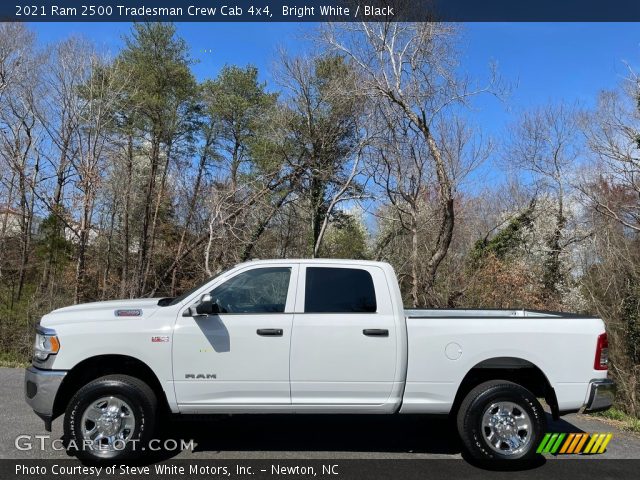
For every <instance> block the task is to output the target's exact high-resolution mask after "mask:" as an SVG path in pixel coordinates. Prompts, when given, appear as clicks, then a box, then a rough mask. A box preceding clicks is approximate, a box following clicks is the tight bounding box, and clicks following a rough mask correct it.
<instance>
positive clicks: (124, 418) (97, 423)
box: [81, 396, 136, 456]
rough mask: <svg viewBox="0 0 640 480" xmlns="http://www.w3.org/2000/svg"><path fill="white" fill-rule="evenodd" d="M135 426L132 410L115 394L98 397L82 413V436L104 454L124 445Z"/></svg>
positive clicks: (116, 450) (92, 446)
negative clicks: (114, 395)
mask: <svg viewBox="0 0 640 480" xmlns="http://www.w3.org/2000/svg"><path fill="white" fill-rule="evenodd" d="M135 428H136V419H135V417H134V415H133V410H132V409H131V407H130V406H129V404H128V403H127V402H125V401H124V400H122V399H121V398H118V397H113V396H109V397H101V398H99V399H98V400H95V401H93V402H91V404H90V405H89V406H88V407H87V408H86V409H85V411H84V413H83V414H82V419H81V432H82V438H83V440H84V442H85V444H86V445H88V446H89V448H91V450H92V451H94V452H95V453H97V454H101V455H106V456H108V455H111V454H114V453H115V452H118V451H120V450H122V449H124V447H125V445H126V443H127V442H128V441H129V440H130V439H131V437H132V436H133V432H134V430H135Z"/></svg>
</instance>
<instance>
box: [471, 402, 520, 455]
mask: <svg viewBox="0 0 640 480" xmlns="http://www.w3.org/2000/svg"><path fill="white" fill-rule="evenodd" d="M482 432H483V435H484V438H485V440H486V442H487V444H488V445H489V447H490V448H491V449H492V450H493V451H494V452H498V453H500V454H502V455H509V456H512V455H518V454H520V453H522V452H524V451H526V449H527V447H528V446H529V443H531V435H532V423H531V418H530V417H529V415H528V414H527V412H526V411H525V410H524V408H522V407H521V406H520V405H518V404H516V403H513V402H495V403H492V404H491V405H489V406H488V407H487V408H486V410H485V411H484V414H483V415H482Z"/></svg>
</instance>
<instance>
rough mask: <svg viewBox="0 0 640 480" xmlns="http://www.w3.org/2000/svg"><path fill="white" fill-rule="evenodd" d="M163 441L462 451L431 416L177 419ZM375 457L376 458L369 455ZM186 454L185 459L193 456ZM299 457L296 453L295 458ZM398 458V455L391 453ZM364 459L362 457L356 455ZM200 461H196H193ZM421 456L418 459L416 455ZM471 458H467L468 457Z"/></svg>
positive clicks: (234, 446)
mask: <svg viewBox="0 0 640 480" xmlns="http://www.w3.org/2000/svg"><path fill="white" fill-rule="evenodd" d="M547 423H548V431H550V432H569V433H571V432H582V430H580V429H579V428H577V427H575V426H574V425H572V424H571V423H569V422H567V421H565V420H563V419H560V420H557V421H554V420H552V418H551V416H550V415H547ZM160 438H162V439H173V440H176V441H178V443H179V442H180V440H185V441H186V442H189V441H190V440H193V443H194V444H195V448H194V449H193V452H194V453H196V454H197V453H198V452H212V453H221V454H224V453H226V452H274V453H275V455H276V456H277V454H278V453H277V452H296V453H299V452H309V453H310V454H311V455H309V456H310V457H311V456H315V457H321V456H322V452H327V453H328V454H330V452H346V453H347V454H348V453H354V454H357V453H358V452H362V453H366V454H367V455H363V456H366V457H376V455H375V454H376V453H379V454H380V456H381V457H384V454H386V453H388V454H398V453H404V454H416V455H417V454H432V455H443V456H447V455H457V454H461V453H462V456H463V457H464V458H465V459H467V457H466V455H465V454H464V452H462V444H461V442H460V440H459V438H458V435H457V432H456V427H455V424H454V423H453V422H452V421H451V420H450V419H449V418H447V417H445V416H426V415H391V416H386V415H234V416H220V417H197V419H196V418H194V419H189V420H183V419H176V418H174V419H172V420H171V421H169V422H167V423H165V427H164V428H163V430H162V432H161V435H160ZM178 453H179V452H177V451H159V452H156V454H154V455H153V458H149V459H148V460H149V461H150V462H157V461H163V460H168V459H170V458H173V457H174V456H175V455H177V454H178ZM371 453H373V454H374V455H370V454H371ZM190 456H191V454H190V453H187V454H186V456H185V455H183V456H181V458H190ZM296 456H297V455H296ZM392 456H393V455H392ZM354 457H359V455H354ZM191 458H196V457H191ZM417 458H419V456H418V455H417ZM467 460H468V459H467Z"/></svg>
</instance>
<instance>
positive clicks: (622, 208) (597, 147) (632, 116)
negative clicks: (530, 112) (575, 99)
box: [581, 75, 640, 232]
mask: <svg viewBox="0 0 640 480" xmlns="http://www.w3.org/2000/svg"><path fill="white" fill-rule="evenodd" d="M638 98H640V78H638V77H637V76H635V75H633V76H631V77H630V78H629V79H628V80H627V81H626V83H625V84H624V85H623V88H622V89H620V90H618V91H610V92H603V93H602V94H600V97H599V99H598V104H597V108H596V110H595V111H594V112H593V113H591V114H586V115H585V116H584V118H583V120H584V121H583V127H584V132H585V135H586V138H587V143H588V146H589V148H590V150H591V152H592V153H593V154H594V156H595V158H596V160H597V162H599V164H600V166H601V168H600V169H599V170H600V172H601V179H600V180H602V181H597V179H593V178H591V179H589V178H587V179H585V181H584V182H583V185H582V188H581V190H582V192H583V193H584V194H585V195H586V197H587V198H588V199H589V201H590V202H591V205H592V206H593V207H594V208H595V210H596V211H597V212H599V213H600V214H602V215H605V216H607V217H610V218H612V219H614V220H616V221H617V222H620V223H621V224H622V225H624V226H625V227H627V228H629V229H631V230H634V231H636V232H640V109H639V108H638V103H637V102H638ZM609 186H610V187H612V188H616V187H621V188H624V189H627V190H628V193H629V194H627V195H610V194H609V193H610V192H609V191H608V189H609Z"/></svg>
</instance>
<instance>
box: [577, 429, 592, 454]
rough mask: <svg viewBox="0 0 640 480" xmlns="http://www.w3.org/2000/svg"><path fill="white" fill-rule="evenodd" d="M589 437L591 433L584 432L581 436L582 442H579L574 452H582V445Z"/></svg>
mask: <svg viewBox="0 0 640 480" xmlns="http://www.w3.org/2000/svg"><path fill="white" fill-rule="evenodd" d="M588 438H589V434H588V433H583V434H582V437H581V438H580V442H578V445H577V446H576V449H575V450H574V451H573V453H580V451H581V450H582V446H583V445H584V442H586V441H587V439H588Z"/></svg>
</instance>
